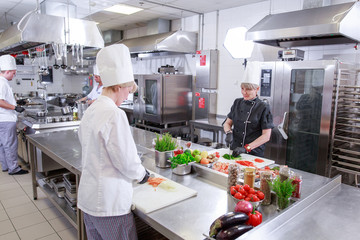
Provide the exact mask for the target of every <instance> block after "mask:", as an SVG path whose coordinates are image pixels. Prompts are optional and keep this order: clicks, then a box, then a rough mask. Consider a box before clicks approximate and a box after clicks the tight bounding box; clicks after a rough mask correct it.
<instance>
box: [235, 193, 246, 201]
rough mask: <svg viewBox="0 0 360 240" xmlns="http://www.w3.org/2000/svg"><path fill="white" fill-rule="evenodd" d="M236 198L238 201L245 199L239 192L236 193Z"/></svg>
mask: <svg viewBox="0 0 360 240" xmlns="http://www.w3.org/2000/svg"><path fill="white" fill-rule="evenodd" d="M234 198H236V199H243V198H244V196H243V195H242V194H241V193H239V192H237V193H235V195H234Z"/></svg>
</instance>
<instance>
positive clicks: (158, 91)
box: [141, 74, 163, 124]
mask: <svg viewBox="0 0 360 240" xmlns="http://www.w3.org/2000/svg"><path fill="white" fill-rule="evenodd" d="M162 91H163V75H161V74H158V75H143V79H142V91H141V94H142V96H141V99H142V101H141V112H142V116H143V119H144V120H145V121H149V122H154V123H160V124H161V123H162V107H163V102H162V98H163V92H162Z"/></svg>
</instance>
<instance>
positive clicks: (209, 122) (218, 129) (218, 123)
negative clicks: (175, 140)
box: [189, 115, 226, 143]
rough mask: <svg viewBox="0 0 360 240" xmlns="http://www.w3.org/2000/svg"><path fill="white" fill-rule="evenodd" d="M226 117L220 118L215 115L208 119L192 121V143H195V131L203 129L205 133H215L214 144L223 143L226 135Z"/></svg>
mask: <svg viewBox="0 0 360 240" xmlns="http://www.w3.org/2000/svg"><path fill="white" fill-rule="evenodd" d="M225 119H226V117H219V116H215V115H210V116H209V117H208V118H203V119H197V120H190V121H189V124H190V134H191V141H192V142H194V132H195V129H196V128H198V129H202V130H205V131H210V132H212V133H213V142H216V143H221V141H222V139H223V134H224V128H223V126H222V123H223V122H224V121H225Z"/></svg>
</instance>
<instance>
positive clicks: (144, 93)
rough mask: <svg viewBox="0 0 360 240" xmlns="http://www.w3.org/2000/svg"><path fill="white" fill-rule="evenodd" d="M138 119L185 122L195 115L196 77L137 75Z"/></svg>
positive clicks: (135, 101) (136, 105) (136, 100)
mask: <svg viewBox="0 0 360 240" xmlns="http://www.w3.org/2000/svg"><path fill="white" fill-rule="evenodd" d="M134 79H135V82H136V83H137V84H138V87H139V89H138V92H137V93H135V94H134V118H135V119H137V120H144V121H148V122H152V123H157V124H168V123H178V122H185V121H188V120H190V119H191V114H192V76H191V75H179V74H147V75H135V76H134Z"/></svg>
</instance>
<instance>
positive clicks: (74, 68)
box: [70, 44, 76, 71]
mask: <svg viewBox="0 0 360 240" xmlns="http://www.w3.org/2000/svg"><path fill="white" fill-rule="evenodd" d="M74 62H75V44H74V45H72V46H71V67H70V69H71V71H75V70H76V64H74Z"/></svg>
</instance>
